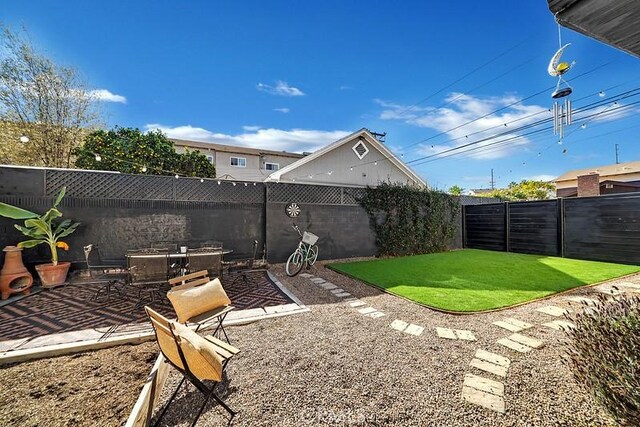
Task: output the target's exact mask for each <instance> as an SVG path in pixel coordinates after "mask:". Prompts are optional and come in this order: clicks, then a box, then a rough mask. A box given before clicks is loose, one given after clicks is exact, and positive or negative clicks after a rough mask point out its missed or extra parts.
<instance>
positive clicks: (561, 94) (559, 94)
mask: <svg viewBox="0 0 640 427" xmlns="http://www.w3.org/2000/svg"><path fill="white" fill-rule="evenodd" d="M558 44H559V46H560V48H559V49H558V50H557V51H556V53H555V54H554V55H553V56H552V57H551V60H550V61H549V66H548V67H547V72H548V73H549V75H550V76H551V77H557V78H558V83H557V84H556V89H555V90H554V91H553V92H552V93H551V97H552V98H553V99H555V100H558V99H562V98H565V100H564V103H562V104H561V103H559V102H558V101H555V102H554V103H553V134H554V135H558V144H562V139H563V138H564V127H565V126H569V125H571V122H572V116H573V109H572V107H571V99H569V95H571V93H572V92H573V88H572V87H571V86H569V83H567V81H566V80H565V79H563V78H562V76H563V75H565V74H566V73H567V72H568V71H569V70H570V69H571V68H572V67H573V65H574V64H575V61H573V62H571V63H568V62H563V61H561V59H562V54H563V53H564V50H565V49H566V48H567V47H569V46H570V45H571V43H567V44H565V45H562V37H561V33H560V25H559V24H558Z"/></svg>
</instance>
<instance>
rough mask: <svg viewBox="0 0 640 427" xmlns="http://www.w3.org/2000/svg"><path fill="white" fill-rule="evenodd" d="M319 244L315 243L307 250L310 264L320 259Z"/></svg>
mask: <svg viewBox="0 0 640 427" xmlns="http://www.w3.org/2000/svg"><path fill="white" fill-rule="evenodd" d="M318 252H319V250H318V245H313V246H311V247H310V248H309V252H307V262H308V263H309V265H313V264H315V263H316V260H317V259H318Z"/></svg>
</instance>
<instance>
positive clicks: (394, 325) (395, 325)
mask: <svg viewBox="0 0 640 427" xmlns="http://www.w3.org/2000/svg"><path fill="white" fill-rule="evenodd" d="M389 326H390V327H391V329H395V330H396V331H400V332H402V331H404V330H405V329H406V327H407V326H409V324H408V323H407V322H404V321H402V320H399V319H396V320H394V321H393V322H391V324H390V325H389Z"/></svg>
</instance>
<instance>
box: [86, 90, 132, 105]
mask: <svg viewBox="0 0 640 427" xmlns="http://www.w3.org/2000/svg"><path fill="white" fill-rule="evenodd" d="M89 96H90V97H91V98H93V99H95V100H97V101H102V102H118V103H120V104H126V103H127V98H125V97H124V96H122V95H116V94H115V93H112V92H110V91H109V90H107V89H94V90H91V91H89Z"/></svg>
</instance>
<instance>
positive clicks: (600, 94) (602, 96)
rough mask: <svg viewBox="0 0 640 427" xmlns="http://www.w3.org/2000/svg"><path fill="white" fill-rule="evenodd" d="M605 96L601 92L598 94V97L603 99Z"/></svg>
mask: <svg viewBox="0 0 640 427" xmlns="http://www.w3.org/2000/svg"><path fill="white" fill-rule="evenodd" d="M605 95H606V93H605V92H604V91H603V90H601V91H600V93H598V96H599V97H600V98H604V96H605Z"/></svg>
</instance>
